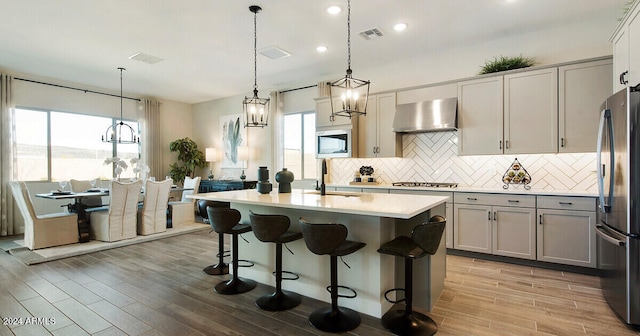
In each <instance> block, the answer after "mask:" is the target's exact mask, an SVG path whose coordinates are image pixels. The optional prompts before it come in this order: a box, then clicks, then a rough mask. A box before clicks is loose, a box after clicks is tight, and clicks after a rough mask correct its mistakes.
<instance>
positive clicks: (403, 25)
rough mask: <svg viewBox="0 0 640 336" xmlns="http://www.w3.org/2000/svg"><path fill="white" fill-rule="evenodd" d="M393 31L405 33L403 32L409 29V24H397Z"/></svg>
mask: <svg viewBox="0 0 640 336" xmlns="http://www.w3.org/2000/svg"><path fill="white" fill-rule="evenodd" d="M393 29H394V30H395V31H403V30H405V29H407V24H406V23H396V24H395V25H394V26H393Z"/></svg>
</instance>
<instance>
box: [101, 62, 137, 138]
mask: <svg viewBox="0 0 640 336" xmlns="http://www.w3.org/2000/svg"><path fill="white" fill-rule="evenodd" d="M118 70H120V122H118V123H115V124H113V125H111V126H109V128H107V130H106V131H105V132H104V135H103V136H102V142H110V143H114V142H116V143H119V144H134V143H139V142H140V139H139V138H138V136H137V135H136V134H137V132H136V131H134V130H133V128H132V127H131V126H129V124H125V123H124V121H123V120H122V99H123V97H122V71H123V70H126V69H125V68H118Z"/></svg>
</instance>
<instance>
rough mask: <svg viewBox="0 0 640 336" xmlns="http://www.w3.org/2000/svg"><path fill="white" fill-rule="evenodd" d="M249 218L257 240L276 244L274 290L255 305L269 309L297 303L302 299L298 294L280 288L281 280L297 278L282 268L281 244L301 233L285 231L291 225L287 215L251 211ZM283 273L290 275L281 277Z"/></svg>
mask: <svg viewBox="0 0 640 336" xmlns="http://www.w3.org/2000/svg"><path fill="white" fill-rule="evenodd" d="M249 218H250V219H251V228H252V229H253V234H255V236H256V238H258V240H260V241H261V242H265V243H275V244H276V271H275V272H273V273H274V275H275V276H276V291H275V292H273V293H272V294H267V295H264V296H261V297H260V298H258V300H256V305H257V306H258V307H260V308H262V309H264V310H269V311H280V310H287V309H291V308H293V307H295V306H297V305H299V304H300V302H301V301H302V299H301V297H300V295H299V294H297V293H293V292H289V291H283V290H282V280H297V279H298V278H299V276H298V275H297V274H295V273H292V272H287V271H283V270H282V245H283V244H286V243H289V242H292V241H294V240H298V239H300V238H302V233H300V232H293V231H287V230H289V226H290V225H291V222H290V221H289V217H287V216H283V215H261V214H255V213H253V211H251V213H250V214H249ZM287 249H288V248H287ZM289 252H291V250H289ZM292 254H293V252H292ZM283 273H287V274H289V275H291V276H290V277H286V278H283V277H282V274H283Z"/></svg>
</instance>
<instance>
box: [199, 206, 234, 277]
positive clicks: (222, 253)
mask: <svg viewBox="0 0 640 336" xmlns="http://www.w3.org/2000/svg"><path fill="white" fill-rule="evenodd" d="M207 207H214V208H224V209H229V208H231V204H230V203H228V202H216V201H209V200H198V211H199V212H200V216H201V217H202V219H203V220H204V222H205V223H209V215H208V214H207ZM229 252H230V251H229V250H225V249H224V235H223V234H220V233H218V254H216V257H218V263H217V264H215V265H210V266H207V267H205V268H204V269H203V270H202V271H203V272H205V273H207V274H209V275H223V274H229V264H227V263H225V262H224V258H225V257H228V256H230V255H229V254H228V253H229Z"/></svg>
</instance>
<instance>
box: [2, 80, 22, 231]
mask: <svg viewBox="0 0 640 336" xmlns="http://www.w3.org/2000/svg"><path fill="white" fill-rule="evenodd" d="M12 81H13V77H12V76H9V75H5V74H2V73H0V153H1V155H0V186H1V187H0V236H12V235H15V234H18V233H22V229H21V228H20V227H19V226H20V224H19V223H20V221H16V223H15V225H14V218H13V217H14V213H13V209H14V205H13V195H11V187H10V186H9V182H10V181H14V180H17V176H16V172H15V170H14V169H13V167H14V166H15V162H16V156H15V154H16V140H15V124H14V116H15V104H14V102H13V97H12V93H11V83H12Z"/></svg>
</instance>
